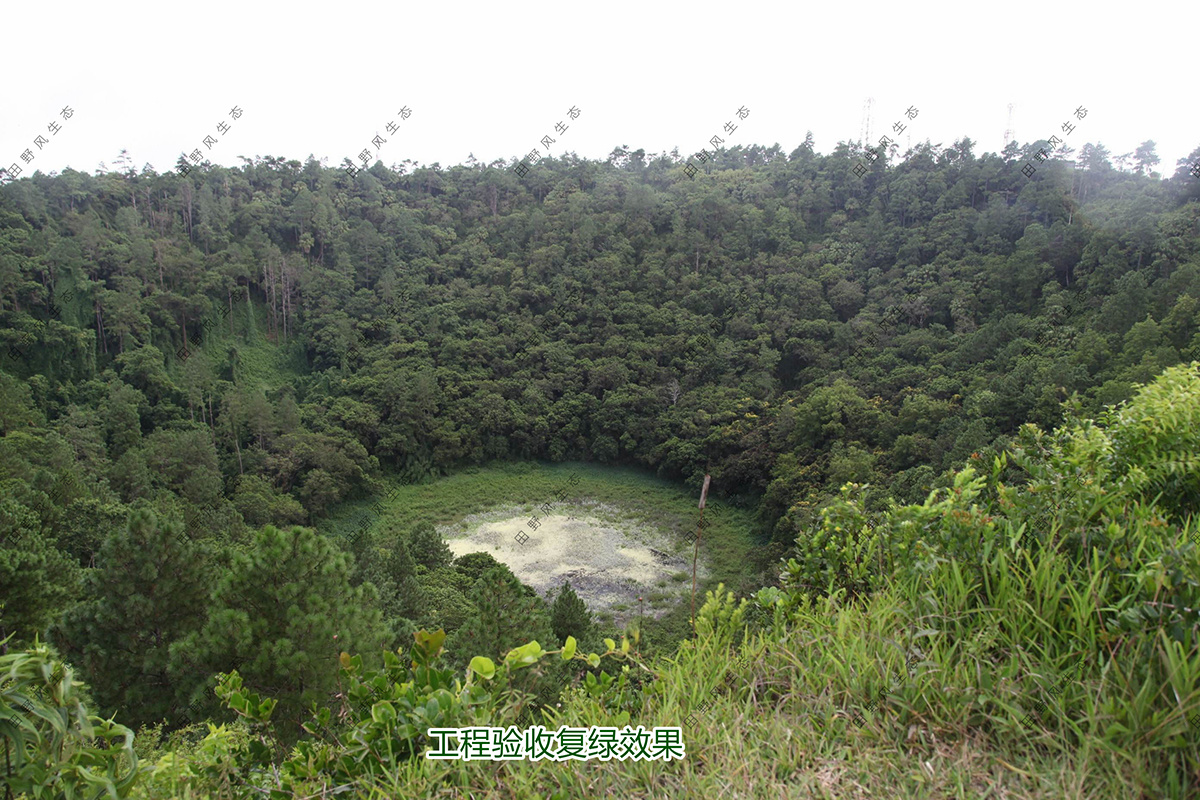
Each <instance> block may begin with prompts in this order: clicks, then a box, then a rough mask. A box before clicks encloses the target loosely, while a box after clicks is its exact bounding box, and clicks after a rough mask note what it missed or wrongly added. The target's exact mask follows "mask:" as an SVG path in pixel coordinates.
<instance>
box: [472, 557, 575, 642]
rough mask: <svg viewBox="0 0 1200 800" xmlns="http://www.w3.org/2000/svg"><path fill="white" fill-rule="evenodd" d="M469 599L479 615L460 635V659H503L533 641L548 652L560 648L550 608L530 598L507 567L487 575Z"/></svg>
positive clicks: (477, 582) (499, 568)
mask: <svg viewBox="0 0 1200 800" xmlns="http://www.w3.org/2000/svg"><path fill="white" fill-rule="evenodd" d="M467 598H468V599H469V600H470V601H471V602H472V603H474V604H475V607H476V608H477V609H479V613H478V614H476V615H475V616H474V617H473V618H471V619H469V620H467V622H466V624H464V625H463V626H462V627H461V628H459V629H458V631H457V632H456V634H455V637H454V647H453V650H454V654H455V655H456V656H457V657H460V658H462V657H467V658H469V657H471V656H487V657H489V658H499V657H503V656H504V654H505V653H507V652H508V651H509V650H511V649H512V648H514V647H518V646H520V645H523V644H525V643H527V642H530V641H533V640H537V642H538V643H539V644H540V645H541V646H542V647H543V648H545V649H547V650H551V649H553V648H554V647H557V646H558V645H557V640H556V639H555V638H554V632H553V630H551V627H550V617H549V615H548V614H547V613H546V604H545V603H543V602H542V601H541V599H539V598H537V597H529V596H528V595H527V594H526V593H525V587H523V586H522V585H521V582H520V581H519V580H517V578H516V577H515V576H514V575H513V574H512V572H510V571H509V569H508V568H507V567H505V566H499V567H496V568H494V569H490V570H488V571H487V572H485V573H484V574H483V575H482V576H481V577H480V578H479V580H478V581H476V582H475V586H474V587H473V588H472V589H471V591H470V592H469V593H468V594H467Z"/></svg>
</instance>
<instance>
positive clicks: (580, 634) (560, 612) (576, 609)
mask: <svg viewBox="0 0 1200 800" xmlns="http://www.w3.org/2000/svg"><path fill="white" fill-rule="evenodd" d="M550 627H551V628H552V629H553V630H554V635H555V636H557V637H558V640H559V641H560V642H565V641H566V640H567V637H568V636H574V637H575V638H576V639H578V640H580V641H582V640H583V638H584V637H585V636H587V635H588V634H589V633H591V630H592V615H591V614H590V613H589V612H588V608H587V604H585V603H584V602H583V600H582V599H581V598H580V597H579V595H577V594H575V590H574V589H572V588H571V582H570V581H567V582H566V583H565V584H563V587H562V589H561V590H560V591H559V593H558V597H557V598H555V600H554V606H553V607H552V608H551V609H550Z"/></svg>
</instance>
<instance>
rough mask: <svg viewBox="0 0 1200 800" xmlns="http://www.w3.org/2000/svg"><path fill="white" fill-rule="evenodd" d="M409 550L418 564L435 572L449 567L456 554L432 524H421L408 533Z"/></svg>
mask: <svg viewBox="0 0 1200 800" xmlns="http://www.w3.org/2000/svg"><path fill="white" fill-rule="evenodd" d="M408 549H409V552H411V553H412V557H413V560H414V561H416V563H417V564H420V565H421V566H423V567H425V568H426V569H428V570H430V571H433V570H436V569H442V568H443V567H448V566H450V564H451V563H452V562H453V561H454V554H453V553H451V552H450V547H449V546H448V545H447V544H446V540H445V539H443V538H442V535H441V534H440V533H438V532H437V528H435V527H434V525H433V523H432V522H420V523H418V524H416V525H414V526H413V527H412V529H411V530H410V531H409V533H408Z"/></svg>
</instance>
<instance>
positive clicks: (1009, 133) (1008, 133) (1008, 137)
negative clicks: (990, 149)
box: [1004, 103, 1013, 147]
mask: <svg viewBox="0 0 1200 800" xmlns="http://www.w3.org/2000/svg"><path fill="white" fill-rule="evenodd" d="M1012 110H1013V104H1012V103H1009V104H1008V127H1007V128H1005V129H1004V146H1005V147H1008V143H1009V142H1011V141H1012V140H1013V121H1012V119H1013V113H1012Z"/></svg>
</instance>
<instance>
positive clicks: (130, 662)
mask: <svg viewBox="0 0 1200 800" xmlns="http://www.w3.org/2000/svg"><path fill="white" fill-rule="evenodd" d="M214 579H215V575H214V574H213V570H212V566H211V561H210V558H209V555H208V554H207V553H205V552H204V551H203V550H202V549H201V548H200V547H199V546H198V545H196V544H195V543H194V542H192V540H191V539H190V538H189V537H188V536H187V534H186V533H185V531H184V530H183V526H182V525H180V524H179V523H175V522H163V521H160V520H158V519H157V517H156V516H155V515H154V513H153V512H151V511H148V510H142V511H135V512H134V513H133V514H132V515H131V516H130V519H129V524H128V527H127V529H126V530H125V531H121V532H117V533H114V534H112V535H111V536H109V538H108V539H107V540H105V542H104V546H103V548H102V549H101V552H100V559H99V566H98V567H97V568H96V569H93V570H89V574H88V577H87V590H86V594H87V597H88V599H87V600H86V601H85V602H83V603H81V604H79V605H78V606H76V607H75V608H73V609H71V611H70V612H69V614H68V616H67V620H66V622H65V624H64V626H63V634H62V635H63V639H64V644H63V649H64V652H65V653H66V654H67V655H68V656H69V657H71V658H72V659H73V660H74V661H75V662H76V663H78V664H80V665H81V666H82V667H84V668H85V669H86V670H87V674H88V676H89V678H90V681H89V682H90V685H91V687H92V691H93V693H94V694H95V697H96V699H97V700H98V701H99V703H100V704H101V706H102V707H104V708H106V709H110V710H112V711H113V712H116V711H118V710H123V714H122V716H123V718H124V719H126V721H128V722H129V723H130V724H133V725H144V724H148V723H152V722H157V721H159V720H163V719H167V720H170V721H172V722H179V721H180V712H179V709H181V708H183V707H185V706H186V705H187V704H188V701H189V699H190V698H191V696H192V694H193V693H194V692H195V691H196V690H197V688H198V687H199V686H200V684H201V683H203V682H204V681H205V680H206V679H207V678H208V675H207V674H205V673H200V674H197V673H195V672H190V671H187V670H181V669H179V668H178V667H179V665H178V664H176V665H175V667H176V668H174V669H173V668H172V664H171V647H172V646H173V645H175V644H177V643H179V642H181V641H182V640H183V639H184V638H186V637H187V636H189V635H191V634H193V633H194V632H196V631H197V630H199V628H200V626H201V625H202V624H203V623H204V620H205V609H206V607H207V605H208V601H209V595H210V593H211V591H212V587H213V583H214Z"/></svg>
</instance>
